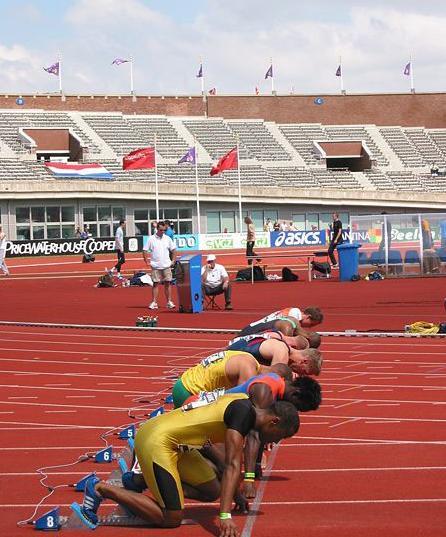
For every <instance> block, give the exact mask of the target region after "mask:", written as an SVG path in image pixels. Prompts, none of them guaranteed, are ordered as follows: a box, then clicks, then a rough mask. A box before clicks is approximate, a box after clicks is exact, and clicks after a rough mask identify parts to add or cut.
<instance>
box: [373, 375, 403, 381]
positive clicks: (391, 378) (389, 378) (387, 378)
mask: <svg viewBox="0 0 446 537" xmlns="http://www.w3.org/2000/svg"><path fill="white" fill-rule="evenodd" d="M397 378H398V375H397V376H396V377H369V379H370V380H395V379H397Z"/></svg>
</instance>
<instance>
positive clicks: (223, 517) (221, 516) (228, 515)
mask: <svg viewBox="0 0 446 537" xmlns="http://www.w3.org/2000/svg"><path fill="white" fill-rule="evenodd" d="M218 517H219V519H220V520H228V519H230V518H232V515H231V513H220V514H219V515H218Z"/></svg>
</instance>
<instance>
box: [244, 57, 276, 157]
mask: <svg viewBox="0 0 446 537" xmlns="http://www.w3.org/2000/svg"><path fill="white" fill-rule="evenodd" d="M271 95H274V68H273V59H272V58H271ZM237 156H238V153H237Z"/></svg>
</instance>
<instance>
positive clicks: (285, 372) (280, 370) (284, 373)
mask: <svg viewBox="0 0 446 537" xmlns="http://www.w3.org/2000/svg"><path fill="white" fill-rule="evenodd" d="M270 372H271V373H276V375H279V377H283V378H284V379H285V380H289V381H291V380H293V371H292V370H291V368H290V367H288V366H287V365H286V364H280V363H279V364H274V365H272V366H271V367H270Z"/></svg>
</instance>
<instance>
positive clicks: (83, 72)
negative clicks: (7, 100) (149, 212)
mask: <svg viewBox="0 0 446 537" xmlns="http://www.w3.org/2000/svg"><path fill="white" fill-rule="evenodd" d="M445 28H446V2H445V1H444V0H425V1H424V2H422V1H420V0H405V1H402V0H357V1H356V2H352V1H350V0H324V1H323V0H308V1H303V0H275V1H272V0H269V1H266V0H34V1H32V0H28V1H27V0H16V1H14V2H12V1H10V0H0V93H29V92H50V91H57V90H58V81H57V77H55V76H53V75H49V74H47V73H45V71H43V66H49V65H50V64H52V63H54V61H56V59H57V57H58V55H59V54H61V56H62V59H63V86H64V91H65V93H67V94H71V93H75V94H90V93H96V94H104V93H106V94H113V93H127V92H128V91H129V66H128V64H123V65H121V66H119V67H117V66H112V65H111V62H112V60H113V59H114V58H116V57H122V58H127V57H130V56H132V57H133V58H134V80H135V91H136V93H137V94H155V95H160V94H165V95H171V94H176V95H184V94H187V95H193V94H197V93H199V92H200V90H201V85H200V80H199V79H197V78H196V76H195V75H196V73H197V71H198V67H199V64H200V59H201V58H202V61H203V68H204V74H205V84H206V88H207V89H209V88H212V87H215V88H217V91H218V93H219V94H240V93H242V94H253V93H254V89H255V87H256V86H257V87H258V88H259V89H260V92H261V93H268V92H269V91H270V89H271V85H270V81H269V80H267V81H266V80H264V76H265V72H266V70H267V69H268V67H269V63H270V58H271V57H272V58H273V64H274V84H275V89H276V90H277V92H278V93H279V94H288V93H290V92H291V91H294V93H312V94H324V93H334V92H338V91H339V78H337V77H336V76H335V72H336V68H337V66H338V63H339V56H342V64H343V73H344V85H345V88H346V90H347V91H348V92H352V93H353V92H356V93H358V92H373V93H375V92H399V91H408V88H409V79H408V77H406V76H404V75H403V70H404V66H405V65H406V63H407V62H408V61H409V57H410V56H412V57H413V67H414V76H415V87H416V89H417V91H420V92H421V91H445V89H446V39H445V38H444V32H445Z"/></svg>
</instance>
